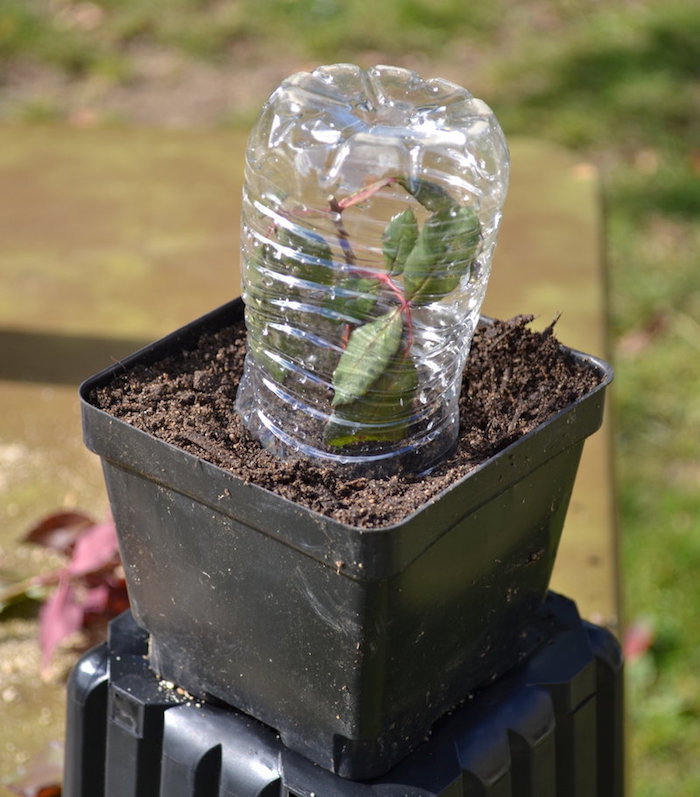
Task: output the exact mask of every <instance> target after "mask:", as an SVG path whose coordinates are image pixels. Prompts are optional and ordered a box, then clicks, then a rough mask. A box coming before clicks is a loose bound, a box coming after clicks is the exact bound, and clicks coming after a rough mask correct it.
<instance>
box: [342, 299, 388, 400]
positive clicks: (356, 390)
mask: <svg viewBox="0 0 700 797" xmlns="http://www.w3.org/2000/svg"><path fill="white" fill-rule="evenodd" d="M402 334H403V318H402V316H401V313H400V311H399V310H392V311H391V312H389V313H387V314H386V315H383V316H380V317H379V318H377V319H376V320H375V321H370V322H369V323H368V324H364V325H363V326H361V327H357V329H355V330H354V331H353V332H352V334H351V335H350V339H349V340H348V345H347V348H346V349H345V351H344V352H343V354H342V356H341V358H340V360H339V362H338V365H337V367H336V369H335V373H334V374H333V388H334V390H335V395H334V396H333V406H334V407H339V406H341V405H342V404H348V403H350V402H351V401H355V400H356V399H358V398H360V397H361V396H363V395H364V394H365V393H366V392H367V389H368V388H369V386H370V385H371V384H372V382H374V381H375V379H378V378H379V377H380V376H381V374H382V373H383V372H384V371H385V369H386V367H387V365H388V364H389V362H390V360H391V358H392V357H393V356H394V355H395V354H396V352H397V351H398V348H399V346H400V345H401V336H402Z"/></svg>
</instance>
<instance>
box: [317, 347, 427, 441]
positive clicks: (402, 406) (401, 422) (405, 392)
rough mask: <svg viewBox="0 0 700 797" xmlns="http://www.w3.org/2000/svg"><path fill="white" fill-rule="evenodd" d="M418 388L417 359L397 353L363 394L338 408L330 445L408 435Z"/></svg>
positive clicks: (331, 425) (329, 433)
mask: <svg viewBox="0 0 700 797" xmlns="http://www.w3.org/2000/svg"><path fill="white" fill-rule="evenodd" d="M417 390H418V372H417V370H416V366H415V364H414V362H413V360H412V359H411V358H410V357H407V356H405V355H403V354H397V355H395V356H394V358H393V359H392V361H391V362H390V363H389V365H388V367H387V369H386V370H385V371H384V373H383V374H382V375H381V376H380V377H379V378H378V379H377V380H376V381H375V382H374V383H373V384H372V386H371V387H370V389H369V390H368V391H367V393H366V394H365V395H364V396H362V398H359V399H357V400H356V401H353V402H351V403H349V404H346V405H344V406H342V407H338V408H336V409H335V410H334V412H333V415H332V416H331V418H330V420H329V422H328V424H327V426H326V429H325V432H324V439H325V441H326V443H327V444H328V445H331V446H334V447H342V446H348V445H352V444H354V443H365V442H380V443H381V442H384V443H394V442H397V441H398V440H402V439H403V438H404V437H405V436H406V432H407V427H408V423H409V421H410V417H411V415H412V413H413V401H414V398H415V395H416V392H417Z"/></svg>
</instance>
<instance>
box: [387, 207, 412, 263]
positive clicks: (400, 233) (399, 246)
mask: <svg viewBox="0 0 700 797" xmlns="http://www.w3.org/2000/svg"><path fill="white" fill-rule="evenodd" d="M417 238H418V222H417V221H416V216H415V214H414V212H413V211H412V210H411V209H410V208H408V209H407V210H404V211H403V213H397V214H396V216H394V217H393V218H392V219H391V221H390V222H389V223H388V224H387V226H386V229H385V230H384V234H383V235H382V239H383V241H384V258H385V260H386V264H387V268H388V269H389V273H390V274H391V275H396V274H401V272H402V271H403V267H404V263H405V262H406V258H407V257H408V255H409V254H410V253H411V250H412V249H413V247H414V246H415V245H416V239H417Z"/></svg>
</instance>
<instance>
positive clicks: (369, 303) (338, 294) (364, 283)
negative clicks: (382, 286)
mask: <svg viewBox="0 0 700 797" xmlns="http://www.w3.org/2000/svg"><path fill="white" fill-rule="evenodd" d="M378 290H379V280H376V279H374V278H373V277H349V278H348V279H347V280H345V281H343V282H340V283H338V285H337V286H336V290H335V293H334V295H333V296H332V297H329V298H328V299H327V300H326V306H327V307H330V308H332V309H333V310H336V311H337V312H339V313H341V314H342V315H346V316H350V317H352V318H355V319H357V321H358V322H359V321H364V320H366V319H367V318H368V317H369V314H370V313H371V312H372V310H373V308H374V305H375V304H376V303H377V292H378Z"/></svg>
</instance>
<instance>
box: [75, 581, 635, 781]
mask: <svg viewBox="0 0 700 797" xmlns="http://www.w3.org/2000/svg"><path fill="white" fill-rule="evenodd" d="M540 620H541V621H542V620H547V621H548V623H549V625H548V629H549V630H548V632H547V634H545V636H544V639H543V641H542V644H541V646H540V648H539V650H538V651H537V652H536V653H535V654H534V655H533V656H532V657H531V658H530V659H529V660H528V661H526V662H525V663H523V664H522V665H520V666H519V667H518V668H516V669H515V670H513V671H512V672H511V673H510V674H509V675H507V676H506V677H504V678H503V679H501V680H500V681H499V682H498V683H496V684H494V685H492V686H490V687H487V688H485V689H483V690H481V691H480V692H478V693H476V694H474V695H470V696H469V699H468V700H467V701H466V702H465V703H464V705H463V706H462V707H461V708H459V709H457V710H456V711H454V712H453V713H452V714H451V715H450V716H449V717H445V718H444V719H442V720H441V721H440V722H438V723H437V724H436V725H435V727H434V729H433V732H432V734H431V735H430V738H429V739H428V741H426V742H425V743H424V744H423V745H421V747H420V748H418V749H417V750H416V751H415V752H414V753H412V754H411V755H410V756H408V757H407V758H405V759H404V760H403V761H402V762H401V763H400V764H398V765H397V766H396V767H395V768H394V769H393V770H392V771H391V772H389V773H388V774H386V775H384V776H383V777H380V778H377V779H374V780H372V781H368V782H357V781H350V780H345V779H342V778H339V777H337V776H335V775H332V774H331V773H330V772H326V771H324V770H322V769H319V768H318V767H316V766H314V765H313V764H312V763H311V762H310V761H308V760H306V759H304V758H303V757H301V756H299V755H298V754H296V753H293V752H291V751H289V750H288V749H286V748H285V747H284V746H283V745H282V744H281V742H280V740H279V738H278V737H277V735H276V734H275V733H274V731H272V730H271V729H270V728H267V727H266V726H264V725H262V724H261V723H258V722H256V721H255V720H253V719H251V718H250V717H247V716H246V715H244V714H242V713H240V712H238V711H235V710H233V709H230V710H227V709H223V708H220V707H214V706H211V705H207V704H200V703H194V702H192V701H188V700H186V701H184V702H183V699H182V698H181V697H178V696H173V694H172V692H171V691H170V690H169V688H167V687H164V686H163V685H162V684H161V683H160V682H159V681H158V680H157V679H156V677H155V676H154V675H153V673H152V672H151V671H150V670H149V669H148V667H147V665H146V663H145V659H144V653H145V651H146V639H145V636H144V635H143V633H142V632H141V631H140V629H138V627H136V626H135V625H134V623H133V620H132V619H131V617H130V615H129V614H128V613H127V614H126V615H123V616H122V617H120V618H119V619H118V620H117V621H115V622H113V624H112V628H113V633H112V638H111V639H110V642H109V643H108V644H105V645H103V646H101V647H99V648H97V649H95V650H94V651H92V652H91V653H90V654H88V655H87V656H85V657H84V658H83V659H82V660H81V662H80V663H79V664H78V665H77V667H76V670H75V671H74V675H73V678H72V679H71V682H70V686H69V695H68V705H69V710H68V724H67V729H66V773H67V774H66V781H65V783H64V797H310V796H311V795H316V797H373V796H374V797H623V793H624V788H623V786H624V779H623V773H624V760H623V759H624V749H623V711H622V660H621V654H620V648H619V645H618V644H617V642H616V640H615V639H614V637H613V636H612V635H611V634H610V633H609V632H607V631H605V630H603V629H601V628H599V627H597V626H593V625H590V624H587V623H582V622H581V620H580V619H579V617H578V614H577V612H576V609H575V606H574V604H573V603H571V602H570V601H568V600H566V599H565V598H562V597H560V596H556V595H550V597H549V599H548V601H547V602H546V604H545V606H544V608H543V610H541V612H540ZM130 639H131V642H130V641H129V640H130ZM134 641H135V642H136V644H133V642H134ZM289 688H290V689H293V688H294V685H293V684H291V683H290V684H289Z"/></svg>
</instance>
